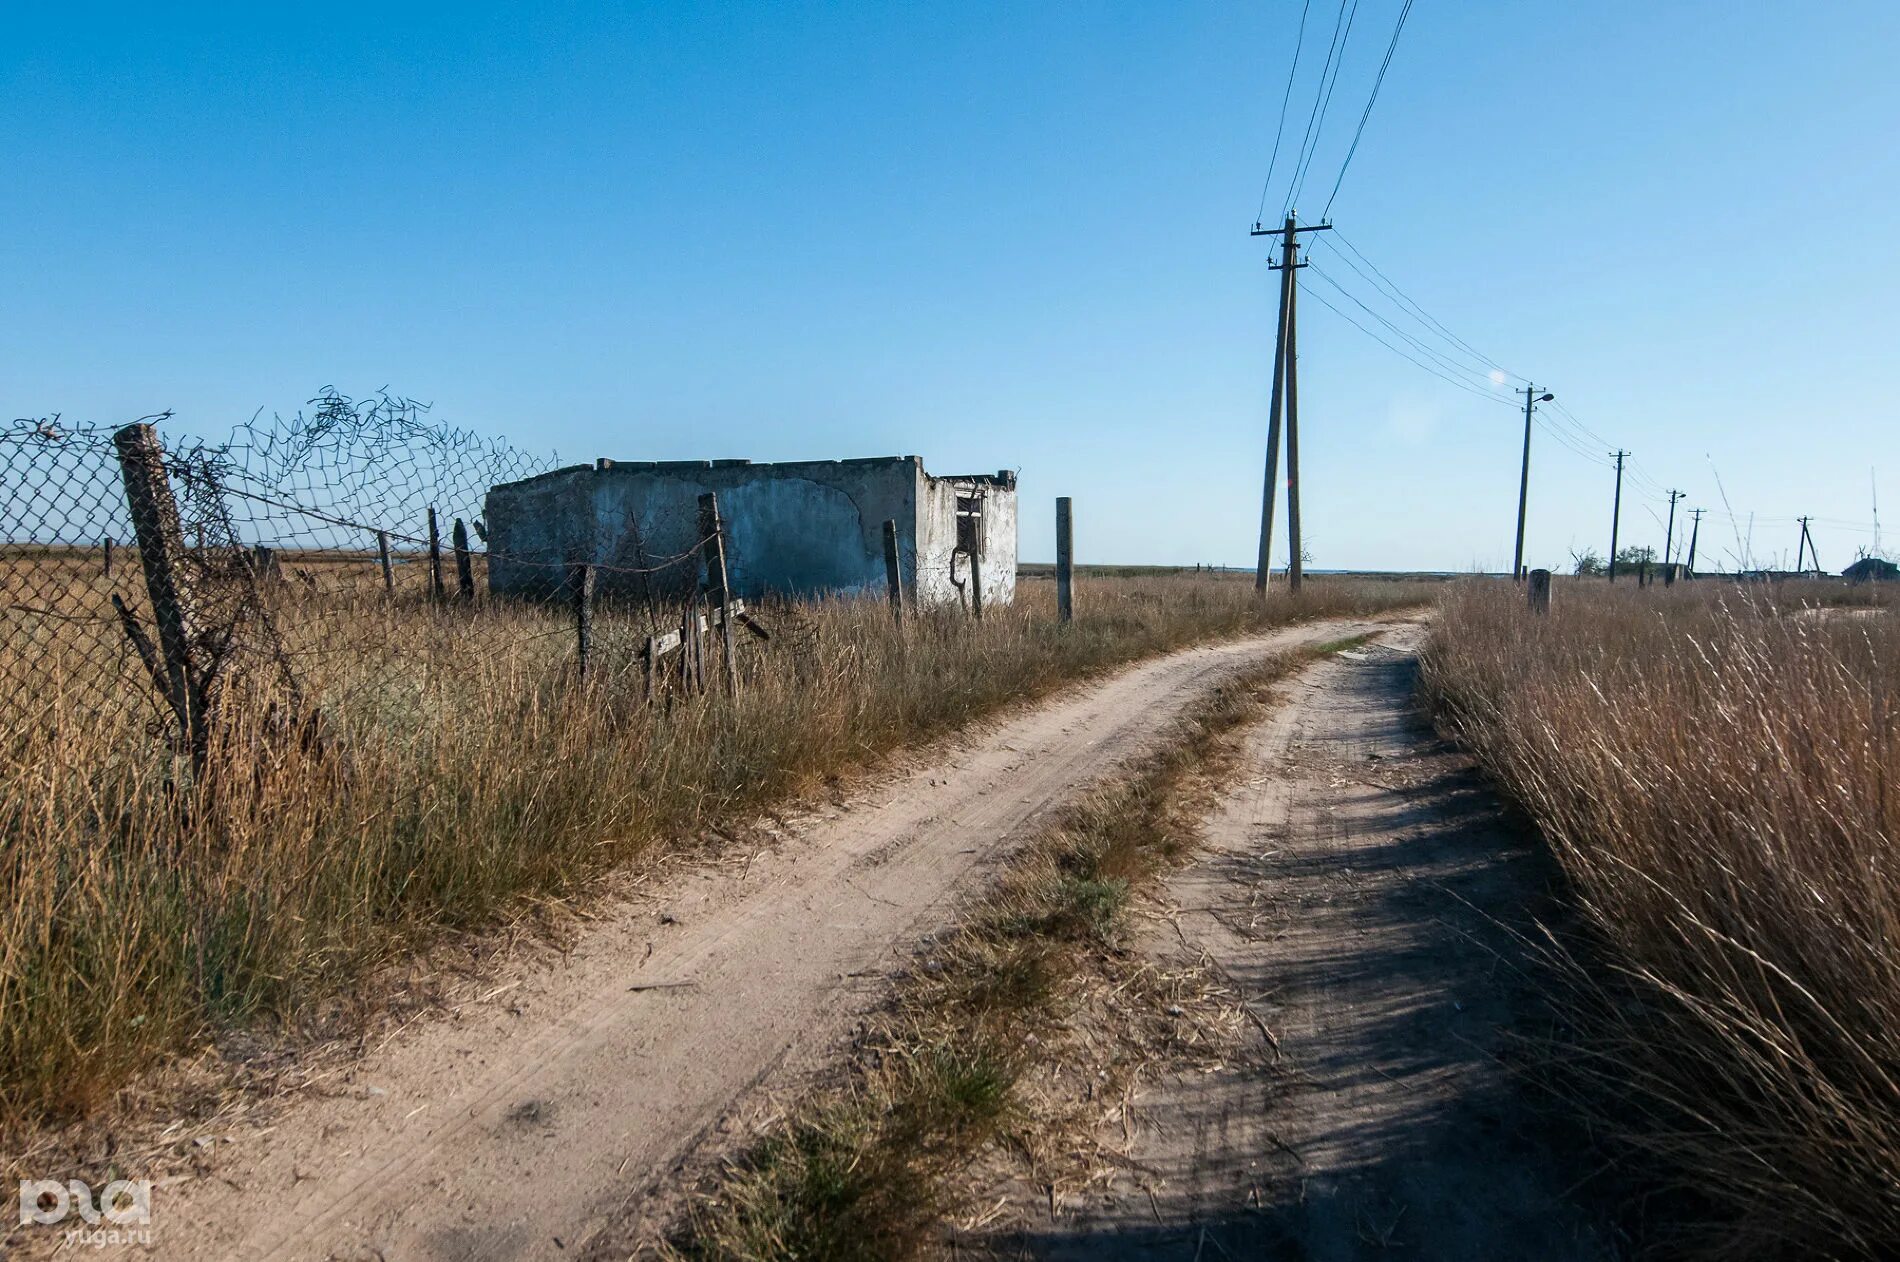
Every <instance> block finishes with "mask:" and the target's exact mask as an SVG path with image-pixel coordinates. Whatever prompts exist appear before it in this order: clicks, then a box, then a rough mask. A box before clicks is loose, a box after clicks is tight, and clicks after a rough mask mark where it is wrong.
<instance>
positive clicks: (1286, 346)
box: [1249, 212, 1332, 596]
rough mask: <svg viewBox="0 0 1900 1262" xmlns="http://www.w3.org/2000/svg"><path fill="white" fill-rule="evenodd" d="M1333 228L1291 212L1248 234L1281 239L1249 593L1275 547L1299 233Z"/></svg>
mask: <svg viewBox="0 0 1900 1262" xmlns="http://www.w3.org/2000/svg"><path fill="white" fill-rule="evenodd" d="M1331 227H1332V225H1331V224H1313V225H1310V226H1308V227H1305V228H1302V227H1300V226H1299V222H1298V218H1297V216H1296V215H1295V214H1294V213H1291V212H1289V213H1288V215H1287V217H1286V223H1285V224H1284V225H1282V226H1281V227H1279V228H1263V227H1261V226H1260V225H1259V224H1255V225H1254V226H1253V231H1252V232H1251V233H1250V234H1249V235H1251V236H1256V237H1271V236H1277V237H1279V238H1280V261H1279V262H1278V263H1274V264H1272V265H1271V266H1272V267H1273V270H1274V271H1276V272H1279V273H1280V326H1279V329H1278V331H1277V332H1276V333H1275V334H1274V342H1273V395H1272V402H1271V403H1269V404H1268V420H1267V473H1266V481H1265V485H1264V487H1263V488H1262V490H1261V495H1260V557H1259V560H1258V562H1257V563H1256V566H1255V569H1254V579H1253V589H1254V591H1255V592H1256V593H1257V594H1259V595H1263V596H1264V595H1265V594H1266V591H1267V576H1268V574H1269V573H1270V572H1271V565H1272V561H1271V553H1272V546H1273V504H1274V497H1275V495H1276V494H1277V492H1278V487H1279V481H1280V415H1281V411H1280V410H1281V407H1282V405H1283V404H1287V403H1288V400H1289V399H1290V397H1291V396H1292V394H1293V393H1294V391H1295V390H1296V389H1297V387H1296V386H1295V384H1294V377H1295V374H1294V369H1293V341H1294V338H1293V326H1294V322H1295V313H1294V290H1295V288H1296V286H1295V283H1294V273H1295V272H1296V271H1298V270H1299V269H1300V268H1302V267H1305V266H1306V264H1304V263H1302V262H1300V261H1299V244H1300V243H1299V234H1300V233H1302V232H1325V231H1326V230H1327V229H1329V228H1331ZM1296 407H1297V404H1292V405H1289V406H1288V411H1287V417H1288V432H1287V508H1288V517H1289V527H1290V529H1289V531H1288V533H1289V535H1290V536H1291V539H1290V542H1291V544H1292V548H1293V553H1292V561H1291V564H1290V565H1289V566H1288V570H1287V578H1288V583H1289V585H1290V586H1292V587H1298V586H1299V582H1300V545H1299V530H1300V525H1299V522H1300V517H1299V507H1298V504H1299V455H1298V452H1299V446H1298V444H1299V439H1298V437H1297V435H1296V433H1295V432H1294V426H1295V425H1296V424H1297V422H1296V421H1295V420H1294V419H1293V416H1294V409H1295V408H1296Z"/></svg>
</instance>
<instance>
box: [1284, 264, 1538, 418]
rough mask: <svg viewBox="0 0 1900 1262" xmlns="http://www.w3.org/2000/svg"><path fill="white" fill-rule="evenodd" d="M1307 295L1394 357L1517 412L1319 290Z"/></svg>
mask: <svg viewBox="0 0 1900 1262" xmlns="http://www.w3.org/2000/svg"><path fill="white" fill-rule="evenodd" d="M1307 294H1308V296H1309V297H1311V298H1312V299H1313V300H1314V301H1315V302H1317V303H1319V305H1320V306H1322V307H1324V308H1326V309H1327V310H1328V311H1330V312H1332V313H1333V314H1334V315H1336V316H1338V317H1339V318H1340V319H1342V320H1344V321H1345V322H1346V323H1347V324H1350V325H1352V327H1353V328H1355V329H1358V330H1359V331H1360V332H1361V333H1363V334H1365V335H1366V336H1367V337H1369V338H1371V339H1372V340H1373V341H1375V342H1377V343H1378V344H1379V345H1381V346H1383V347H1385V348H1386V349H1387V350H1389V351H1391V352H1392V353H1393V354H1394V355H1397V356H1398V357H1399V358H1400V359H1403V360H1405V361H1407V362H1408V363H1410V364H1413V365H1414V366H1416V367H1418V368H1421V369H1423V370H1424V371H1426V372H1428V373H1430V374H1431V375H1432V376H1434V377H1436V378H1438V379H1439V380H1440V381H1443V382H1445V383H1447V384H1448V385H1453V386H1456V387H1458V388H1459V389H1460V390H1463V391H1466V392H1467V393H1469V394H1475V395H1477V396H1478V397H1479V398H1480V399H1484V400H1486V401H1487V402H1491V403H1501V404H1504V405H1505V406H1506V407H1510V408H1512V409H1513V410H1515V408H1516V405H1515V404H1513V403H1511V401H1510V400H1508V399H1500V398H1498V397H1497V396H1496V395H1495V394H1492V393H1490V392H1489V391H1486V390H1480V389H1478V387H1476V386H1474V385H1472V384H1471V383H1469V382H1467V381H1460V380H1459V379H1458V378H1456V377H1453V376H1451V375H1449V374H1447V373H1445V372H1442V371H1440V370H1439V369H1437V368H1434V367H1432V366H1431V365H1430V364H1428V363H1426V362H1425V361H1424V360H1422V359H1419V358H1417V357H1416V356H1414V355H1411V354H1409V353H1408V352H1406V351H1402V350H1400V349H1399V348H1398V347H1396V346H1394V345H1393V344H1392V343H1390V342H1388V341H1386V340H1385V339H1384V338H1382V337H1380V336H1379V335H1378V334H1377V333H1374V332H1373V331H1372V330H1371V329H1369V328H1367V327H1366V326H1365V325H1363V324H1361V323H1359V321H1357V320H1355V319H1353V318H1352V317H1351V316H1349V315H1347V314H1346V313H1345V312H1344V311H1341V310H1340V309H1339V308H1338V307H1335V306H1334V305H1333V304H1332V303H1330V302H1328V301H1326V298H1325V296H1324V295H1322V294H1320V293H1319V292H1318V291H1317V290H1312V289H1309V290H1307Z"/></svg>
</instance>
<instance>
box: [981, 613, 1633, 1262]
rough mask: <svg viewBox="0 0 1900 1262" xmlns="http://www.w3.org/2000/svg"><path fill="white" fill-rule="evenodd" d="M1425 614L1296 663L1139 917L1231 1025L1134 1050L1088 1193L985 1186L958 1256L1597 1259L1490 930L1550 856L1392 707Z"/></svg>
mask: <svg viewBox="0 0 1900 1262" xmlns="http://www.w3.org/2000/svg"><path fill="white" fill-rule="evenodd" d="M1420 634H1421V631H1420V630H1419V629H1417V628H1407V629H1404V630H1401V631H1398V632H1395V633H1394V634H1392V635H1390V636H1387V637H1385V638H1384V639H1383V640H1382V641H1381V642H1380V643H1378V644H1375V645H1372V646H1369V647H1367V648H1364V649H1360V650H1356V651H1352V652H1348V653H1346V654H1342V655H1341V656H1339V657H1336V658H1333V659H1329V660H1328V661H1326V662H1323V663H1321V664H1319V665H1316V666H1315V667H1313V668H1311V669H1310V670H1308V671H1307V672H1305V673H1304V674H1303V675H1302V676H1301V677H1300V678H1299V679H1298V680H1297V681H1296V682H1294V683H1293V684H1292V685H1291V686H1290V688H1289V690H1288V700H1287V703H1286V704H1285V705H1284V706H1282V707H1281V708H1280V709H1278V710H1277V711H1275V713H1274V714H1273V716H1272V717H1271V718H1270V719H1269V720H1268V721H1267V722H1266V723H1264V724H1263V725H1261V727H1260V728H1258V729H1257V730H1256V731H1255V732H1253V733H1252V734H1251V735H1250V737H1249V743H1248V750H1247V756H1246V761H1245V763H1244V767H1243V771H1242V773H1241V779H1240V781H1239V782H1238V783H1237V784H1236V785H1235V786H1234V787H1233V788H1232V789H1231V790H1230V791H1229V792H1228V793H1227V795H1226V797H1225V800H1224V802H1223V803H1222V804H1221V806H1220V807H1219V808H1218V809H1217V810H1216V811H1215V812H1214V814H1213V815H1212V817H1211V819H1210V820H1209V825H1208V836H1209V844H1208V847H1207V849H1206V850H1205V852H1204V853H1202V854H1201V855H1200V856H1199V857H1198V858H1197V859H1196V860H1195V861H1194V862H1193V863H1191V864H1190V865H1189V866H1188V867H1186V868H1184V869H1182V870H1181V871H1180V872H1178V873H1176V874H1175V876H1173V877H1172V878H1171V879H1170V882H1169V885H1168V889H1167V893H1166V898H1165V899H1164V900H1163V901H1162V906H1163V907H1164V908H1166V909H1167V911H1166V914H1165V915H1164V917H1163V918H1161V919H1160V920H1159V921H1158V923H1157V924H1156V925H1155V927H1154V928H1153V930H1152V931H1150V932H1146V933H1144V934H1143V935H1142V940H1141V944H1140V951H1139V952H1138V954H1139V955H1141V956H1144V957H1145V958H1146V960H1147V962H1148V963H1150V964H1152V965H1153V966H1154V967H1155V968H1157V969H1159V970H1161V971H1163V972H1168V971H1170V970H1172V971H1176V972H1178V971H1181V970H1184V969H1189V968H1194V969H1202V970H1209V971H1211V972H1212V974H1213V975H1215V976H1217V977H1218V978H1220V979H1221V981H1222V983H1223V990H1224V993H1227V994H1230V995H1232V996H1234V997H1235V999H1236V1000H1237V1001H1238V1002H1239V1003H1241V1004H1244V1005H1245V1009H1244V1010H1245V1011H1247V1012H1249V1013H1250V1014H1251V1016H1250V1017H1249V1018H1248V1021H1247V1022H1246V1024H1245V1027H1244V1028H1245V1030H1246V1034H1247V1036H1248V1037H1247V1048H1246V1049H1245V1050H1243V1051H1242V1052H1240V1053H1239V1054H1236V1055H1233V1056H1231V1057H1228V1058H1227V1059H1226V1063H1223V1064H1220V1065H1218V1066H1217V1067H1214V1068H1212V1069H1211V1070H1210V1068H1209V1067H1208V1066H1205V1065H1197V1066H1192V1067H1186V1066H1183V1067H1177V1068H1174V1069H1171V1070H1170V1069H1164V1070H1162V1071H1161V1072H1160V1073H1158V1074H1151V1075H1150V1076H1149V1081H1148V1084H1147V1086H1146V1087H1145V1088H1144V1089H1143V1090H1141V1091H1139V1092H1137V1093H1136V1094H1135V1096H1134V1101H1133V1105H1132V1107H1131V1108H1129V1109H1128V1110H1127V1116H1122V1115H1121V1114H1119V1113H1115V1114H1111V1117H1110V1119H1105V1120H1104V1122H1103V1124H1102V1127H1101V1133H1100V1134H1098V1135H1096V1136H1094V1137H1093V1144H1094V1145H1095V1146H1096V1147H1097V1148H1098V1149H1099V1151H1101V1152H1103V1153H1109V1154H1112V1160H1111V1162H1110V1164H1109V1166H1108V1167H1107V1168H1106V1169H1104V1170H1102V1171H1101V1174H1100V1176H1099V1177H1097V1178H1095V1179H1093V1180H1092V1181H1091V1182H1090V1185H1089V1187H1088V1189H1087V1190H1086V1191H1085V1192H1082V1193H1079V1194H1071V1195H1068V1196H1066V1197H1061V1196H1057V1195H1053V1194H1051V1191H1050V1189H1048V1188H1045V1187H1035V1186H1032V1185H1027V1184H1026V1182H1025V1181H1024V1180H1022V1179H1021V1178H1020V1177H1019V1178H1018V1179H1017V1180H1016V1181H1015V1185H1014V1186H1009V1185H1007V1184H1004V1185H1001V1187H1000V1192H1001V1196H1002V1198H1003V1199H1005V1200H1006V1201H1007V1204H1006V1205H1005V1204H1000V1203H999V1204H998V1206H997V1208H996V1209H993V1210H991V1211H990V1212H989V1213H988V1214H987V1215H986V1216H985V1218H986V1221H985V1224H984V1226H983V1227H982V1228H981V1229H979V1230H976V1231H970V1232H964V1233H959V1238H958V1239H957V1240H956V1241H955V1247H956V1249H957V1250H958V1251H959V1252H960V1253H961V1254H962V1255H963V1256H970V1255H971V1254H987V1255H989V1256H1001V1257H1038V1258H1063V1259H1083V1258H1091V1259H1092V1258H1111V1259H1136V1258H1184V1259H1185V1258H1196V1259H1199V1258H1267V1257H1271V1258H1296V1259H1312V1260H1329V1262H1330V1260H1334V1259H1362V1258H1370V1257H1374V1256H1378V1257H1392V1256H1401V1257H1413V1258H1443V1259H1461V1260H1462V1259H1489V1258H1499V1259H1506V1258H1513V1259H1514V1258H1539V1259H1550V1260H1555V1262H1565V1260H1571V1259H1593V1258H1603V1257H1608V1256H1611V1251H1610V1250H1609V1249H1608V1248H1606V1247H1605V1245H1604V1243H1603V1241H1602V1240H1601V1238H1600V1237H1599V1235H1598V1234H1597V1232H1596V1231H1595V1230H1594V1229H1593V1227H1592V1226H1591V1225H1590V1222H1589V1219H1588V1216H1587V1215H1586V1214H1585V1213H1584V1212H1583V1211H1581V1210H1579V1209H1578V1208H1577V1207H1575V1206H1573V1205H1572V1204H1570V1203H1569V1202H1568V1199H1567V1196H1566V1192H1567V1190H1568V1189H1570V1188H1571V1187H1573V1186H1574V1185H1576V1184H1577V1183H1579V1182H1580V1181H1582V1179H1583V1177H1584V1176H1585V1175H1586V1174H1587V1173H1588V1171H1587V1170H1580V1169H1577V1168H1576V1166H1575V1160H1576V1159H1575V1157H1574V1155H1573V1154H1571V1153H1568V1152H1566V1151H1564V1149H1563V1144H1562V1141H1560V1140H1557V1139H1556V1138H1554V1137H1553V1136H1551V1135H1549V1134H1547V1133H1546V1132H1545V1130H1544V1128H1543V1126H1542V1124H1541V1122H1540V1119H1539V1117H1538V1115H1537V1114H1536V1113H1535V1112H1534V1111H1533V1109H1532V1107H1531V1104H1530V1102H1529V1097H1528V1093H1527V1092H1526V1090H1525V1089H1524V1088H1523V1087H1522V1085H1521V1084H1520V1083H1518V1082H1516V1081H1514V1080H1513V1078H1512V1076H1511V1074H1510V1072H1509V1070H1508V1069H1507V1067H1506V1066H1507V1063H1508V1060H1509V1057H1510V1056H1511V1054H1512V1048H1513V1046H1514V1044H1513V1042H1512V1039H1511V1032H1512V1031H1513V1029H1514V1028H1520V1029H1521V1028H1522V1027H1524V1026H1525V1025H1526V1023H1527V1021H1528V1020H1529V1019H1530V1018H1531V1014H1532V1012H1533V1010H1534V1002H1533V998H1532V996H1531V994H1530V992H1529V991H1528V989H1527V983H1526V981H1525V978H1524V975H1523V974H1522V973H1520V972H1519V971H1518V968H1517V963H1518V962H1519V961H1520V959H1521V955H1520V949H1519V947H1518V944H1517V939H1516V938H1515V937H1514V935H1513V934H1512V933H1511V932H1510V931H1509V928H1508V926H1515V927H1516V928H1518V929H1520V930H1522V929H1524V928H1527V927H1529V924H1530V921H1531V918H1532V917H1533V916H1535V915H1537V914H1538V913H1539V912H1540V910H1547V904H1546V892H1547V889H1548V881H1549V879H1550V875H1551V874H1550V869H1549V868H1548V866H1547V865H1546V862H1545V858H1544V856H1543V855H1542V854H1541V853H1540V852H1539V851H1537V850H1536V849H1534V848H1533V847H1532V846H1531V845H1529V844H1528V843H1527V841H1526V839H1525V838H1524V837H1523V836H1522V835H1520V834H1518V833H1516V832H1514V831H1513V830H1512V829H1510V828H1508V827H1507V826H1505V824H1504V823H1503V822H1502V821H1501V820H1500V818H1499V815H1498V808H1497V804H1496V802H1495V800H1494V799H1493V798H1492V796H1491V795H1490V794H1489V793H1488V792H1487V791H1486V790H1485V788H1484V786H1483V785H1482V783H1481V782H1480V781H1479V780H1478V779H1477V778H1476V776H1475V775H1474V773H1473V772H1472V771H1471V769H1470V767H1469V764H1468V763H1467V762H1466V760H1465V759H1463V758H1462V757H1461V756H1459V755H1457V754H1456V753H1454V752H1452V751H1450V750H1448V749H1446V748H1445V747H1444V746H1443V745H1442V744H1441V743H1440V742H1439V741H1437V740H1436V739H1435V737H1434V736H1433V734H1432V732H1431V730H1430V728H1429V727H1428V726H1427V725H1426V724H1425V723H1424V721H1423V720H1422V719H1421V718H1420V717H1419V716H1418V715H1417V714H1416V713H1415V712H1414V711H1413V709H1412V705H1411V693H1412V680H1413V673H1414V668H1415V659H1414V656H1413V653H1412V649H1413V647H1414V646H1415V644H1416V641H1417V639H1418V637H1419V635H1420ZM1069 1142H1070V1145H1071V1147H1072V1148H1074V1147H1077V1146H1078V1145H1083V1146H1086V1141H1084V1140H1081V1139H1079V1138H1078V1139H1071V1140H1070V1141H1069ZM998 1192H999V1189H997V1188H992V1189H991V1190H990V1195H989V1197H988V1198H987V1200H988V1201H997V1200H998ZM979 1199H983V1198H979Z"/></svg>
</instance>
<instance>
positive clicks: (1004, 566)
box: [907, 478, 1016, 608]
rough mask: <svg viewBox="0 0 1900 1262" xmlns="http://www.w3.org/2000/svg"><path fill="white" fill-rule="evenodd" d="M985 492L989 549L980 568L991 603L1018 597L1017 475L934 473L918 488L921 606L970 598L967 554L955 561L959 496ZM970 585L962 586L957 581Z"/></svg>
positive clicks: (916, 571) (916, 578) (915, 578)
mask: <svg viewBox="0 0 1900 1262" xmlns="http://www.w3.org/2000/svg"><path fill="white" fill-rule="evenodd" d="M979 490H980V491H981V492H982V493H983V495H984V508H983V515H984V538H983V552H982V554H981V557H980V561H981V564H980V566H979V567H978V568H979V570H980V572H981V575H982V582H983V601H984V603H985V604H986V605H1006V604H1008V603H1010V602H1011V601H1012V600H1014V599H1015V598H1016V489H1015V482H1014V479H1011V480H1010V481H1009V483H1007V484H1005V483H1004V482H1002V481H1001V480H1000V479H992V478H983V479H957V478H929V479H926V480H923V481H921V482H920V484H919V487H918V492H917V553H916V558H915V562H914V568H913V570H912V572H911V574H910V575H908V576H907V577H909V578H910V581H911V587H912V590H914V591H915V592H916V593H917V602H918V604H919V605H920V606H922V607H925V608H929V607H933V606H936V605H950V604H956V603H957V602H959V601H962V602H963V603H964V604H965V605H966V606H967V605H968V603H969V582H970V573H969V566H968V563H967V562H966V561H965V560H964V558H962V557H957V558H956V559H955V561H954V570H953V568H952V567H953V562H952V556H951V554H952V552H953V550H954V549H955V548H956V543H957V520H956V515H957V496H958V495H959V494H962V495H968V494H973V493H975V492H976V491H979ZM959 582H960V583H962V584H963V585H964V587H963V590H962V591H961V592H959V591H958V590H957V586H956V584H957V583H959Z"/></svg>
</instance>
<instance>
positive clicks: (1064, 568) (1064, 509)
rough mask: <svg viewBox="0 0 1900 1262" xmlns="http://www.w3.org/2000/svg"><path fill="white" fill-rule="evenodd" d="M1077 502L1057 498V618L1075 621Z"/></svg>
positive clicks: (1064, 620)
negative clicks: (1075, 506) (1075, 507)
mask: <svg viewBox="0 0 1900 1262" xmlns="http://www.w3.org/2000/svg"><path fill="white" fill-rule="evenodd" d="M1074 504H1075V502H1074V501H1073V500H1071V499H1070V498H1069V497H1068V496H1066V495H1058V496H1057V497H1056V618H1057V620H1058V621H1061V622H1072V621H1074V619H1075V590H1074V584H1075V509H1074Z"/></svg>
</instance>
